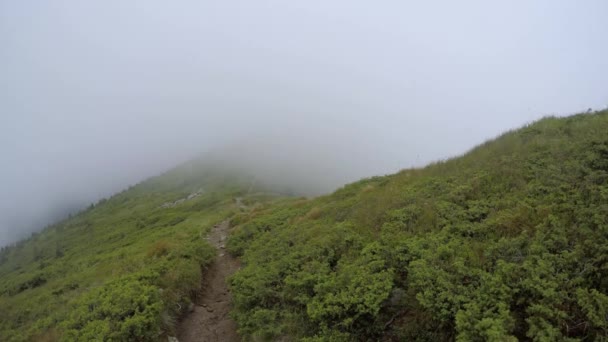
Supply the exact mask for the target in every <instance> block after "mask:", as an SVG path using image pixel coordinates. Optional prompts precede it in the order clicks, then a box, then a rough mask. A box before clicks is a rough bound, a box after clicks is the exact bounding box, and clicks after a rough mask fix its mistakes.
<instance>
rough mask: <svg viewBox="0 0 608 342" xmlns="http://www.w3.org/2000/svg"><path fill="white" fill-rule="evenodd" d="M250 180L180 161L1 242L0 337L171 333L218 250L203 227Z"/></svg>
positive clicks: (222, 213)
mask: <svg viewBox="0 0 608 342" xmlns="http://www.w3.org/2000/svg"><path fill="white" fill-rule="evenodd" d="M201 170H206V171H201ZM249 185H250V179H245V178H239V177H237V176H234V175H230V174H226V172H224V171H220V170H213V169H211V168H205V167H204V166H200V165H194V164H188V165H184V166H182V167H180V168H178V169H176V170H173V171H171V172H169V173H167V174H165V175H162V176H160V177H156V178H153V179H151V180H149V181H146V182H144V183H142V184H139V185H137V186H134V187H132V188H130V189H129V190H127V191H124V192H122V193H120V194H118V195H116V196H113V197H112V198H110V199H108V200H103V201H101V202H99V203H97V204H96V205H94V206H91V207H90V208H89V209H88V210H86V211H84V212H81V213H79V214H78V215H76V216H74V217H72V218H70V219H68V220H65V221H64V222H61V223H58V224H56V225H53V226H51V227H48V228H47V229H45V230H43V231H42V232H40V233H37V234H33V235H32V236H31V237H30V238H29V239H27V240H25V241H22V242H20V243H18V244H16V245H14V246H12V247H9V248H3V249H2V251H1V252H0V340H1V341H24V340H31V339H33V340H50V341H52V340H66V341H76V340H78V341H88V340H95V341H100V340H112V341H127V340H129V341H131V340H157V339H159V338H161V337H162V336H163V335H164V334H173V333H174V329H175V322H176V319H177V318H178V316H179V315H180V314H181V312H182V311H185V310H186V309H187V307H188V305H189V303H190V301H191V299H192V297H193V296H194V295H195V294H196V291H197V289H198V288H199V287H200V282H201V267H202V266H205V265H206V264H207V263H208V262H209V261H210V260H212V258H213V257H214V255H215V249H214V248H212V247H211V246H210V245H209V244H208V243H207V241H205V240H204V239H203V238H204V237H205V234H206V232H207V231H208V229H210V227H211V226H213V225H214V224H216V223H218V222H221V221H222V220H224V219H225V218H227V217H229V216H231V215H233V214H234V212H236V211H237V207H236V206H235V202H234V197H235V196H239V195H242V194H243V193H244V191H246V190H247V189H248V187H249ZM243 189H245V190H243ZM191 195H192V196H191ZM189 196H190V197H191V198H190V199H188V197H189ZM181 199H184V200H183V201H180V200H181ZM178 201H179V202H178ZM176 202H177V203H176ZM165 339H166V337H165Z"/></svg>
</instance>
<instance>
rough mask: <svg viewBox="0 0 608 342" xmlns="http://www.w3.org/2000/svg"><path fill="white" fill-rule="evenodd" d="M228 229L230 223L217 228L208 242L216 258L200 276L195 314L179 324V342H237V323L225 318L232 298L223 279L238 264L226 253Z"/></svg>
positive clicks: (208, 238)
mask: <svg viewBox="0 0 608 342" xmlns="http://www.w3.org/2000/svg"><path fill="white" fill-rule="evenodd" d="M229 229H230V223H229V221H224V222H222V223H220V224H216V225H215V226H214V227H213V229H212V230H211V232H210V233H209V235H208V237H207V240H208V241H209V243H211V244H212V245H213V246H215V248H217V250H218V255H217V257H216V258H215V260H214V261H213V263H212V264H211V265H210V266H209V268H208V269H207V270H206V271H205V272H204V274H203V281H202V288H201V290H200V294H199V295H198V296H197V299H196V301H195V305H194V311H193V312H191V313H190V314H188V315H187V316H186V317H185V318H184V319H183V320H182V322H181V323H180V326H179V329H178V332H179V333H178V336H177V338H178V340H179V342H203V341H204V342H216V341H217V342H220V341H221V342H233V341H240V338H239V336H238V334H237V333H236V323H235V322H234V321H233V320H232V319H231V318H230V317H229V316H228V314H229V312H230V309H231V301H232V296H231V295H230V292H229V291H228V286H227V285H226V278H228V277H229V276H230V275H232V274H233V273H234V272H236V270H238V268H239V262H238V260H236V259H235V258H233V257H232V256H230V254H228V252H226V250H225V243H226V239H227V237H228V233H229Z"/></svg>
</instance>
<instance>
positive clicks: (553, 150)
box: [228, 112, 608, 341]
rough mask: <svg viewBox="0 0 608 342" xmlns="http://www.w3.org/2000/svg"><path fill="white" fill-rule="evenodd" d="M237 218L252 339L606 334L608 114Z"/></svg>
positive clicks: (241, 313) (234, 283)
mask: <svg viewBox="0 0 608 342" xmlns="http://www.w3.org/2000/svg"><path fill="white" fill-rule="evenodd" d="M233 224H234V225H237V228H236V230H235V233H233V235H232V237H231V238H230V240H229V246H228V247H229V249H230V251H231V252H232V253H234V254H236V255H239V256H242V261H243V265H244V267H243V268H242V269H241V270H240V271H239V272H237V274H235V276H234V277H233V278H232V279H231V281H230V282H231V288H232V291H233V293H234V305H235V311H234V313H233V316H234V318H235V319H236V320H237V322H238V324H239V327H240V332H241V334H243V335H244V336H245V337H251V338H257V339H264V340H271V339H278V338H284V337H289V336H291V337H295V338H296V339H302V340H304V341H341V340H344V341H352V340H378V339H380V340H405V341H441V340H454V339H456V340H458V341H516V340H534V341H576V340H585V341H602V340H608V113H607V112H600V113H594V114H583V115H576V116H572V117H567V118H546V119H543V120H540V121H539V122H536V123H534V124H531V125H528V126H526V127H524V128H521V129H519V130H516V131H513V132H509V133H506V134H504V135H502V136H500V137H499V138H497V139H495V140H493V141H490V142H487V143H485V144H483V145H481V146H479V147H477V148H475V149H473V150H472V151H470V152H469V153H467V154H466V155H464V156H462V157H459V158H455V159H451V160H447V161H442V162H438V163H435V164H432V165H430V166H428V167H426V168H423V169H412V170H404V171H402V172H400V173H398V174H395V175H392V176H387V177H375V178H370V179H366V180H362V181H360V182H357V183H354V184H351V185H348V186H345V187H344V188H342V189H339V190H338V191H336V192H335V193H333V194H331V195H329V196H324V197H320V198H317V199H312V200H307V199H289V200H284V201H282V202H281V203H279V204H276V205H267V206H265V207H260V208H258V209H257V210H254V211H252V212H250V213H243V214H241V215H238V216H237V217H235V218H234V219H233Z"/></svg>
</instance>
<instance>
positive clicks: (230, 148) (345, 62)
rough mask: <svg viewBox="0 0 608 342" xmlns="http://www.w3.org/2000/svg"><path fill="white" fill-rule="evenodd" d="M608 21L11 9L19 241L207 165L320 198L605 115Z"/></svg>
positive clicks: (231, 4)
mask: <svg viewBox="0 0 608 342" xmlns="http://www.w3.org/2000/svg"><path fill="white" fill-rule="evenodd" d="M607 6H608V5H607V4H606V2H604V1H600V0H597V1H589V2H585V3H584V4H580V3H577V4H574V3H570V2H566V1H549V0H546V1H538V2H534V3H530V2H528V1H523V0H522V1H509V2H502V3H498V4H492V5H490V4H488V3H485V2H482V1H465V2H459V3H453V2H450V1H439V2H429V3H425V4H405V3H403V4H402V3H398V2H384V3H381V4H371V5H370V4H367V3H365V2H358V1H354V2H353V1H335V2H326V1H317V0H314V1H308V2H306V3H305V4H304V3H302V4H295V3H286V2H282V1H277V0H268V1H266V0H264V1H261V2H255V3H246V2H239V1H226V2H221V3H212V2H196V1H186V2H184V3H181V4H179V5H178V4H167V3H165V2H162V1H130V2H128V3H125V2H122V1H104V2H98V3H84V2H78V1H73V0H61V1H53V2H48V3H42V4H40V3H34V2H30V1H20V2H18V3H17V2H2V3H0V41H2V49H0V75H3V76H2V77H1V78H0V155H1V156H2V160H3V161H2V164H1V166H2V167H1V168H0V185H2V189H3V192H2V194H1V195H0V245H4V244H6V243H10V242H13V241H16V240H17V239H19V238H22V237H25V236H27V235H28V234H29V233H31V232H32V231H35V230H39V229H41V228H42V227H44V226H45V225H46V224H49V223H51V222H53V221H56V220H58V219H60V218H61V217H63V216H65V215H66V214H67V213H69V212H74V211H76V210H78V209H79V208H82V207H86V206H87V205H89V204H90V203H92V202H96V201H97V200H99V199H101V198H104V197H108V196H110V195H112V194H114V193H116V192H119V191H121V190H123V189H125V188H126V187H128V186H129V185H132V184H136V183H138V182H141V181H143V180H144V179H146V178H148V177H151V176H154V175H157V174H160V173H162V172H164V171H166V170H169V169H171V168H172V167H174V166H176V165H179V164H180V163H183V162H186V161H188V160H191V159H193V158H197V157H198V156H201V155H203V156H205V155H218V157H217V158H218V159H221V160H224V161H227V162H230V163H234V164H235V165H238V166H239V167H243V168H251V169H253V170H255V171H256V172H257V173H260V174H264V175H267V176H268V178H274V179H276V180H280V181H281V182H292V181H293V182H295V183H297V184H299V185H302V188H305V189H307V190H309V193H310V194H318V193H324V192H328V191H331V190H333V189H334V188H336V187H338V186H340V185H342V184H344V183H347V182H350V181H354V180H357V179H359V178H361V177H368V176H372V175H381V174H387V173H392V172H396V171H398V170H399V169H403V168H407V167H411V166H422V165H425V164H426V163H428V162H431V161H434V160H438V159H444V158H448V157H451V156H454V155H459V154H462V153H464V152H465V151H467V150H468V149H470V148H472V147H473V146H475V145H477V144H479V143H481V142H483V141H485V140H487V139H490V138H492V137H495V136H497V135H498V134H500V133H502V132H504V131H506V130H509V129H512V128H516V127H519V126H521V125H523V124H526V123H529V122H531V121H534V120H535V119H538V118H540V117H542V116H545V115H548V114H557V115H566V114H570V113H574V112H578V111H584V110H586V109H587V108H589V107H592V108H603V107H604V106H605V105H606V104H607V103H608V97H607V95H606V92H605V80H606V79H608V64H607V62H606V59H605V58H604V56H605V55H606V52H608V51H607V48H606V44H605V35H604V32H607V31H608V27H607V25H608V24H607V23H606V21H605V20H604V15H605V13H607V12H608V7H607ZM564 23H568V25H564Z"/></svg>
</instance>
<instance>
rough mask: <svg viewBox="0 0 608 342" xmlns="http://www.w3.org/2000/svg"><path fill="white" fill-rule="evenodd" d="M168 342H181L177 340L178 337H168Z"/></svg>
mask: <svg viewBox="0 0 608 342" xmlns="http://www.w3.org/2000/svg"><path fill="white" fill-rule="evenodd" d="M167 342H179V340H178V339H177V337H174V336H167Z"/></svg>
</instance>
